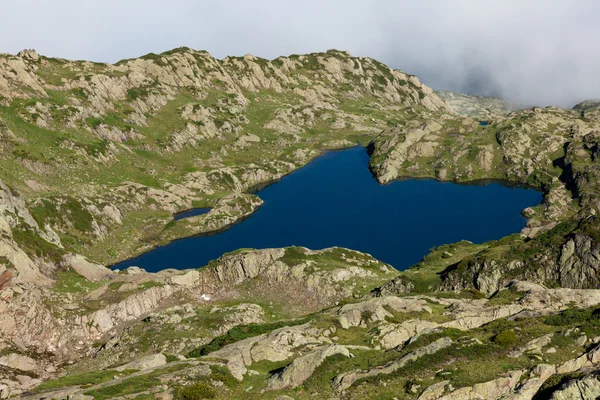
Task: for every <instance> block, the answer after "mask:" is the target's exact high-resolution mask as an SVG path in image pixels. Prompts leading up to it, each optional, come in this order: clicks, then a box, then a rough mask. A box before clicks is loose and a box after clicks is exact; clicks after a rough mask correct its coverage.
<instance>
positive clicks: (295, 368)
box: [267, 344, 352, 390]
mask: <svg viewBox="0 0 600 400" xmlns="http://www.w3.org/2000/svg"><path fill="white" fill-rule="evenodd" d="M335 354H341V355H344V356H346V357H351V356H352V355H351V354H350V352H349V351H348V349H347V348H346V347H344V346H340V345H336V344H332V345H329V346H326V347H324V348H322V349H318V350H315V351H312V352H310V353H308V354H305V355H303V356H300V357H298V358H296V359H295V360H294V361H292V363H291V364H290V365H288V366H287V367H285V369H284V370H283V371H281V372H280V373H278V374H275V375H273V376H271V378H269V380H268V381H267V386H268V388H269V389H270V390H281V389H287V388H295V387H298V386H300V385H301V384H302V383H304V381H305V380H307V379H308V378H310V376H311V375H312V374H313V372H314V370H315V369H317V367H318V366H319V365H321V363H322V362H323V361H324V360H325V359H326V358H327V357H331V356H333V355H335Z"/></svg>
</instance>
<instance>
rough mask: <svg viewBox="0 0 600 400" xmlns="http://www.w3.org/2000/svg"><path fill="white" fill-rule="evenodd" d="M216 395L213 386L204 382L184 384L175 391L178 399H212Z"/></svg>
mask: <svg viewBox="0 0 600 400" xmlns="http://www.w3.org/2000/svg"><path fill="white" fill-rule="evenodd" d="M216 395H217V391H216V390H215V388H213V387H212V386H210V385H209V384H208V383H204V382H200V383H196V384H194V385H190V386H184V387H182V388H179V390H178V391H177V396H178V397H179V399H180V400H200V399H214V398H215V396H216Z"/></svg>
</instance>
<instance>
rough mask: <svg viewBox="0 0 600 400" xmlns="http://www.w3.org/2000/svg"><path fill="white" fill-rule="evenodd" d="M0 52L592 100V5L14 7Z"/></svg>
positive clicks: (590, 0)
mask: <svg viewBox="0 0 600 400" xmlns="http://www.w3.org/2000/svg"><path fill="white" fill-rule="evenodd" d="M2 13H3V23H2V24H1V25H0V51H3V52H10V53H16V52H18V51H19V50H20V49H22V48H36V49H37V50H38V51H39V52H40V53H42V54H45V55H49V56H57V57H64V58H71V59H90V60H94V61H107V62H115V61H117V60H119V59H122V58H131V57H136V56H140V55H143V54H146V53H149V52H155V53H158V52H161V51H165V50H168V49H171V48H174V47H179V46H189V47H192V48H196V49H204V50H208V51H209V52H211V53H212V54H213V55H215V56H216V57H220V58H222V57H224V56H226V55H243V54H248V53H250V54H255V55H258V56H262V57H266V58H275V57H277V56H279V55H288V54H292V53H306V52H314V51H323V50H327V49H329V48H338V49H344V50H349V51H350V52H352V53H353V54H355V55H360V56H367V57H373V58H376V59H378V60H380V61H382V62H385V63H387V64H388V65H390V66H392V67H393V68H399V69H402V70H404V71H406V72H409V73H413V74H416V75H418V76H419V77H420V78H421V80H422V81H424V82H425V83H426V84H428V85H430V86H431V87H433V88H435V89H447V90H454V91H459V92H468V93H472V94H483V95H495V96H502V97H504V98H507V99H509V100H513V101H518V102H521V103H526V104H539V105H548V104H556V105H561V106H572V105H573V104H574V103H576V102H578V101H580V100H583V99H586V98H597V97H600V79H598V78H597V74H598V72H597V66H598V65H600V51H599V50H600V49H599V47H600V46H599V44H598V42H597V38H598V37H599V36H600V24H598V23H597V21H596V18H597V15H599V13H600V3H599V2H597V1H595V0H569V1H567V0H551V1H548V0H546V1H541V0H527V1H523V0H519V1H517V0H502V1H497V0H421V1H418V2H417V1H412V0H411V1H408V0H407V1H398V0H368V1H367V0H365V1H353V0H345V1H341V0H318V1H317V0H304V1H301V2H292V1H285V0H278V1H275V0H252V1H249V0H220V1H210V0H171V1H169V2H165V1H158V0H135V1H134V0H119V1H117V0H103V1H99V0H83V1H82V0H78V1H75V0H19V1H18V2H12V3H11V5H10V6H5V7H3V11H2Z"/></svg>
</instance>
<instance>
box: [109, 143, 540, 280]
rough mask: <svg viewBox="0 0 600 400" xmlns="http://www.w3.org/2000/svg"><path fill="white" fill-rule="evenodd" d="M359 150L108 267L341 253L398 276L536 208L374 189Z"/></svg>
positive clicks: (498, 195) (499, 194)
mask: <svg viewBox="0 0 600 400" xmlns="http://www.w3.org/2000/svg"><path fill="white" fill-rule="evenodd" d="M368 162H369V157H368V155H367V153H366V150H365V149H364V148H361V147H355V148H352V149H348V150H343V151H331V152H327V153H325V154H324V155H323V156H321V157H318V158H317V159H315V160H314V161H312V162H311V163H310V164H308V165H307V166H306V167H304V168H302V169H299V170H297V171H295V172H293V173H292V174H290V175H288V176H286V177H284V178H283V179H282V180H281V181H279V182H278V183H276V184H273V185H271V186H268V187H267V188H265V189H263V190H261V191H259V192H257V193H256V194H257V195H258V196H260V198H262V199H263V200H264V204H263V205H262V206H261V207H260V208H259V209H258V210H257V212H256V213H255V214H254V215H252V216H251V217H250V218H248V219H246V220H244V221H242V222H240V223H239V224H236V225H234V226H233V227H231V228H230V229H228V230H226V231H224V232H221V233H218V234H215V235H212V236H198V237H191V238H186V239H181V240H178V241H175V242H173V243H170V244H168V245H166V246H164V247H158V248H156V249H154V250H152V251H150V252H148V253H145V254H143V255H141V256H139V257H137V258H134V259H131V260H127V261H124V262H122V263H119V264H117V265H115V267H116V268H127V267H129V266H132V265H136V266H139V267H142V268H145V269H146V270H148V271H152V272H154V271H159V270H161V269H165V268H179V269H184V268H197V267H201V266H204V265H206V264H207V263H208V261H210V260H212V259H215V258H218V257H219V256H221V255H222V254H223V253H226V252H229V251H233V250H236V249H239V248H243V247H250V248H269V247H284V246H291V245H296V246H305V247H308V248H311V249H322V248H325V247H330V246H342V247H348V248H351V249H355V250H359V251H363V252H366V253H369V254H371V255H373V256H374V257H376V258H378V259H380V260H382V261H385V262H387V263H390V264H391V265H393V266H394V267H395V268H397V269H399V270H402V269H406V268H407V267H409V266H411V265H413V264H415V263H416V262H418V261H419V260H420V259H421V258H422V257H423V256H424V255H425V254H427V252H428V251H429V249H430V248H432V247H433V246H438V245H442V244H445V243H452V242H457V241H460V240H463V239H466V240H470V241H472V242H475V243H481V242H485V241H488V240H492V239H499V238H501V237H503V236H506V235H509V234H512V233H515V232H519V231H520V230H521V229H522V228H523V226H524V225H525V218H523V217H522V216H521V211H522V210H523V209H524V208H526V207H529V206H534V205H537V204H539V203H540V201H541V199H542V195H541V193H540V192H538V191H535V190H533V189H525V188H515V187H507V186H503V185H501V184H500V183H489V184H485V185H482V184H478V185H459V184H453V183H444V182H437V181H435V180H415V179H411V180H402V181H394V182H392V183H390V184H388V185H379V184H378V183H377V181H376V180H375V179H374V178H373V176H372V175H371V173H370V172H369V170H368Z"/></svg>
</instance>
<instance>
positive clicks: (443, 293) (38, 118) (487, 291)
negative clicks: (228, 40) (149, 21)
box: [0, 48, 600, 399]
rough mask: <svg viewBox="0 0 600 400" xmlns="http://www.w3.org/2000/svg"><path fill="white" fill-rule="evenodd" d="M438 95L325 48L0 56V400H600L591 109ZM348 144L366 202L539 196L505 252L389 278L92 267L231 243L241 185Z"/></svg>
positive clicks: (325, 271) (280, 264)
mask: <svg viewBox="0 0 600 400" xmlns="http://www.w3.org/2000/svg"><path fill="white" fill-rule="evenodd" d="M441 96H442V97H444V98H445V99H446V100H447V102H444V101H443V100H441V99H440V98H439V97H438V96H436V94H435V93H433V92H432V91H431V89H429V88H427V87H426V86H424V85H422V84H421V83H420V82H419V80H418V79H417V78H416V77H414V76H410V75H406V74H404V73H402V72H401V71H397V70H391V69H390V68H388V67H387V66H385V65H383V64H380V63H378V62H377V61H375V60H372V59H368V58H360V57H352V56H351V55H350V54H348V53H345V52H341V51H337V50H330V51H328V52H326V53H315V54H308V55H292V56H289V57H279V58H277V59H275V60H264V59H260V58H257V57H253V56H245V57H228V58H225V59H223V60H217V59H215V58H213V57H212V56H210V55H209V54H208V53H206V52H201V51H195V50H191V49H187V48H180V49H175V50H172V51H169V52H166V53H163V54H160V55H155V54H149V55H146V56H143V57H140V58H138V59H131V60H123V61H121V62H119V63H117V64H115V65H108V64H98V63H91V62H85V61H69V60H62V59H52V58H46V57H43V56H40V55H38V54H37V53H36V52H35V51H31V50H27V51H23V52H21V53H19V54H18V55H17V56H13V55H0V171H2V172H1V173H0V399H4V398H8V397H15V398H16V397H20V398H29V399H42V398H56V399H66V398H71V399H72V398H95V399H113V398H118V399H132V398H135V399H152V398H159V399H171V398H176V399H200V398H225V399H239V398H244V397H249V398H256V399H274V398H277V399H289V398H292V399H308V398H314V397H324V398H332V399H354V398H358V399H360V398H365V399H370V398H382V399H384V398H389V399H392V398H398V399H480V398H483V399H529V398H556V399H560V398H593V397H595V396H598V395H600V385H599V384H598V382H599V381H598V378H597V377H598V371H599V370H600V367H599V363H600V348H599V347H598V346H600V319H598V313H599V310H600V305H599V304H600V280H599V279H598V269H599V268H600V264H599V261H598V260H599V259H600V256H599V254H600V247H599V245H598V241H599V231H598V228H597V227H598V222H597V218H598V217H597V214H598V212H599V211H600V203H599V202H598V198H599V196H598V195H599V193H598V187H599V186H598V181H599V177H600V175H599V164H598V148H599V147H598V146H599V144H598V140H599V137H598V131H599V129H600V114H599V112H598V111H594V110H588V111H586V112H585V114H584V115H581V113H580V112H579V111H575V110H561V109H557V108H546V109H541V108H532V109H529V110H520V111H511V112H509V113H508V114H507V113H506V112H507V111H509V108H510V106H509V105H506V104H502V103H498V102H495V101H492V100H489V99H480V98H477V99H473V98H471V97H468V96H464V95H452V96H449V95H447V94H441ZM472 117H477V118H478V119H477V120H476V119H473V118H472ZM482 118H485V119H486V120H489V122H490V124H489V125H487V126H482V125H480V123H479V119H482ZM356 142H359V143H361V144H363V145H367V144H368V145H369V150H370V153H371V162H370V167H371V169H372V171H373V173H374V175H375V177H376V178H377V179H378V180H379V182H380V183H382V184H384V183H387V182H389V181H391V180H393V179H396V178H399V177H405V176H410V177H431V178H435V179H440V180H448V181H457V182H468V181H473V180H480V179H502V180H505V181H508V182H511V183H513V184H526V185H533V186H535V187H538V188H539V189H540V190H542V191H543V193H544V201H543V203H542V204H540V205H539V206H536V207H533V208H531V209H527V210H525V211H524V215H526V216H527V217H528V223H527V228H525V229H524V230H523V232H522V233H521V234H515V235H512V236H509V237H506V238H503V239H501V240H499V241H493V242H488V243H483V244H473V243H470V242H460V243H455V244H448V245H444V246H440V247H438V248H436V249H433V250H432V252H431V253H430V254H428V255H426V256H425V257H424V258H423V260H422V261H421V262H420V263H419V264H417V265H415V266H414V267H413V268H410V269H409V270H407V271H403V272H397V271H395V270H393V269H392V268H391V267H390V266H388V265H385V264H384V263H382V262H380V261H378V260H375V259H373V258H372V257H371V256H369V255H367V254H363V253H359V252H356V251H353V250H350V249H341V248H331V249H324V250H309V249H305V248H298V247H290V248H285V249H265V250H252V249H242V250H238V251H235V252H233V253H229V254H226V255H223V256H222V257H220V258H219V259H218V260H215V261H213V262H211V263H210V264H209V265H207V266H205V267H203V268H200V269H195V270H186V271H179V270H164V271H161V272H159V273H147V272H146V271H144V270H141V269H139V268H136V267H131V268H129V269H127V270H125V271H111V270H109V269H107V268H106V267H105V265H106V264H109V263H111V262H114V261H117V260H121V259H124V258H127V257H129V256H132V255H134V254H138V253H140V252H143V251H145V250H147V249H149V248H151V247H153V246H155V245H157V244H160V243H165V242H168V241H171V240H174V239H177V238H181V237H185V236H189V235H194V234H198V233H206V232H210V231H216V230H219V229H226V228H227V227H228V226H229V225H231V224H233V223H235V222H237V221H239V220H240V219H242V218H245V217H247V216H249V215H250V214H251V213H253V212H254V211H255V210H256V208H257V207H260V205H261V203H262V200H261V199H260V198H258V197H257V196H255V195H253V194H252V191H253V190H254V189H255V188H257V187H260V186H261V185H264V184H267V183H269V182H272V181H274V180H277V179H279V178H281V177H282V176H283V175H285V174H287V173H289V172H291V171H293V170H294V169H296V168H299V167H301V166H303V165H305V164H306V163H307V162H309V161H310V160H311V159H312V158H313V157H315V156H316V155H318V154H319V153H320V152H322V151H324V150H326V149H330V148H343V147H348V146H352V145H354V144H355V143H356ZM199 206H203V207H210V208H211V211H210V212H209V213H207V214H204V215H200V216H197V217H193V218H186V219H184V220H179V221H174V220H173V215H174V214H175V213H177V212H179V211H182V210H185V209H188V208H191V207H199ZM199 267H200V266H199ZM577 396H579V397H577Z"/></svg>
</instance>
